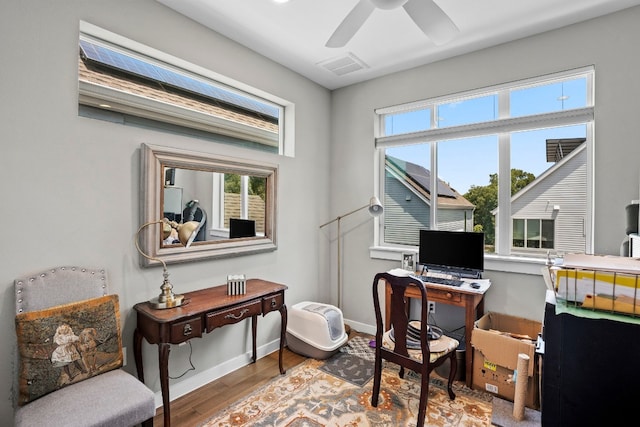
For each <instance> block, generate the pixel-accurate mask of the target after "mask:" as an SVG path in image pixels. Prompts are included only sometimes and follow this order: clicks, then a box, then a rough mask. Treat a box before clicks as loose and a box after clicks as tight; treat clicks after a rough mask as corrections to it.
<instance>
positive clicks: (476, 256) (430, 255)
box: [418, 230, 484, 278]
mask: <svg viewBox="0 0 640 427" xmlns="http://www.w3.org/2000/svg"><path fill="white" fill-rule="evenodd" d="M418 262H419V263H420V264H422V265H423V266H424V267H425V268H426V269H427V270H437V271H441V272H447V273H451V274H456V275H459V276H460V277H471V278H479V277H480V275H481V273H482V272H483V271H484V233H479V232H467V231H442V230H420V247H419V253H418Z"/></svg>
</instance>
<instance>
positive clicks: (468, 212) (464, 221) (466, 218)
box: [438, 135, 498, 252]
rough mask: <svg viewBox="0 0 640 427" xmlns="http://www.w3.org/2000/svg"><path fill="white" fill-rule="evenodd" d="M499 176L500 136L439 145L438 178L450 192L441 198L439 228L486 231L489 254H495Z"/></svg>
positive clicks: (445, 142)
mask: <svg viewBox="0 0 640 427" xmlns="http://www.w3.org/2000/svg"><path fill="white" fill-rule="evenodd" d="M497 176H498V137H497V136H496V135H489V136H483V137H478V138H467V139H457V140H451V141H443V142H439V143H438V177H439V179H440V181H441V182H442V186H443V189H444V190H448V192H447V191H443V192H442V194H441V195H440V197H439V198H438V228H439V229H440V230H462V231H482V232H484V233H485V248H486V250H487V252H493V251H494V250H495V218H494V215H493V212H492V211H493V210H494V209H495V208H496V207H497V206H498V179H497Z"/></svg>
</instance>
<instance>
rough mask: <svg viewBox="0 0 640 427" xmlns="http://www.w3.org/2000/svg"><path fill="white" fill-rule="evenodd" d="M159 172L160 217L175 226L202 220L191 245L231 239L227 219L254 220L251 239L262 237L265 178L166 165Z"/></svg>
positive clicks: (265, 194)
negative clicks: (162, 183) (162, 179)
mask: <svg viewBox="0 0 640 427" xmlns="http://www.w3.org/2000/svg"><path fill="white" fill-rule="evenodd" d="M163 170H164V171H165V172H164V176H165V186H164V195H163V197H164V202H163V203H164V204H163V213H164V217H165V218H168V219H170V220H173V221H176V222H178V223H180V222H187V221H189V220H197V221H203V222H204V223H203V228H202V229H201V230H200V232H199V233H198V237H197V238H196V240H195V242H201V241H214V240H215V241H217V240H226V239H229V238H231V237H230V235H229V229H230V226H229V220H230V219H231V218H236V219H242V220H252V221H254V222H255V236H261V237H264V236H265V218H266V199H267V191H266V187H267V178H265V177H260V176H250V175H240V174H233V173H220V172H210V171H198V170H193V169H182V168H176V167H169V166H163ZM170 183H173V184H172V185H170ZM194 201H196V203H197V205H194ZM187 215H188V216H187ZM169 244H172V243H171V242H170V241H166V240H165V241H164V245H169Z"/></svg>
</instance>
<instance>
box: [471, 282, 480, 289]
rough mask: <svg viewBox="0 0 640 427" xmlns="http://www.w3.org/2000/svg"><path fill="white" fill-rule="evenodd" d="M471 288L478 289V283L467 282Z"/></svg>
mask: <svg viewBox="0 0 640 427" xmlns="http://www.w3.org/2000/svg"><path fill="white" fill-rule="evenodd" d="M469 286H471V287H472V288H473V289H480V284H479V283H476V282H472V283H470V284H469Z"/></svg>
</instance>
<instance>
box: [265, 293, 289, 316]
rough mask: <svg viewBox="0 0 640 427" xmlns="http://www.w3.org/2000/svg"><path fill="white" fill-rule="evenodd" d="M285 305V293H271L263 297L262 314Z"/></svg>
mask: <svg viewBox="0 0 640 427" xmlns="http://www.w3.org/2000/svg"><path fill="white" fill-rule="evenodd" d="M283 305H284V293H282V292H280V293H277V294H273V295H269V296H266V297H263V298H262V314H267V313H269V312H270V311H275V310H280V308H281V307H282V306H283Z"/></svg>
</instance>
